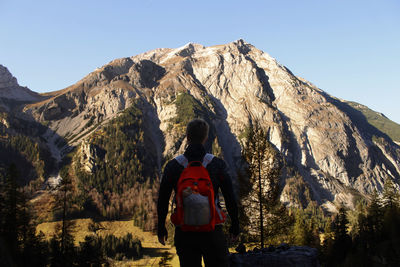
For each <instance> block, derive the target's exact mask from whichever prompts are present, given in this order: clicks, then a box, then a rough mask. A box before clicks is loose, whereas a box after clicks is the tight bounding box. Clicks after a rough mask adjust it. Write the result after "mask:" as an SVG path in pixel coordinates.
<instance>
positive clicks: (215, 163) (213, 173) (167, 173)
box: [157, 144, 239, 235]
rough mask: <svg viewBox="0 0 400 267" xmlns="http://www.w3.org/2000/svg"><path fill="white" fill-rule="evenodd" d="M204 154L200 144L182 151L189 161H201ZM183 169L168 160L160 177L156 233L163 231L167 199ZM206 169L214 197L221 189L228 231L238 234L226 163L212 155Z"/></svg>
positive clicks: (174, 161) (235, 207) (235, 211)
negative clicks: (226, 212) (228, 222)
mask: <svg viewBox="0 0 400 267" xmlns="http://www.w3.org/2000/svg"><path fill="white" fill-rule="evenodd" d="M205 154H206V151H205V149H204V147H203V145H201V144H192V145H189V146H188V147H187V149H186V151H185V153H184V155H185V157H186V158H187V159H188V161H189V162H191V161H203V158H204V156H205ZM183 169H184V167H183V166H182V165H180V164H179V163H178V162H177V161H176V160H175V159H173V160H171V161H169V162H168V163H167V165H166V166H165V169H164V173H163V176H162V178H161V185H160V191H159V195H158V202H157V213H158V233H160V231H161V232H163V231H164V229H165V219H166V217H167V214H168V205H169V199H170V197H171V193H172V190H175V192H176V186H177V183H178V179H179V176H180V175H181V172H182V171H183ZM207 171H208V173H209V174H210V178H211V181H212V184H213V187H214V192H215V197H218V190H219V189H221V192H222V195H223V197H224V200H225V204H226V208H227V210H228V214H229V217H230V218H231V221H232V226H231V228H230V232H231V233H232V234H234V235H237V234H239V219H238V209H237V204H236V198H235V195H234V192H233V188H232V181H231V178H230V176H229V174H228V172H227V167H226V163H225V161H223V160H222V159H220V158H217V157H214V158H213V159H212V161H211V162H210V163H209V164H208V165H207Z"/></svg>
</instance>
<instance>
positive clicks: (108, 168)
mask: <svg viewBox="0 0 400 267" xmlns="http://www.w3.org/2000/svg"><path fill="white" fill-rule="evenodd" d="M21 95H22V93H21ZM3 101H7V100H5V98H4V97H3ZM18 117H21V118H22V117H23V118H30V120H31V121H32V122H34V123H37V124H39V125H42V126H45V127H46V131H44V132H43V131H41V132H40V134H41V136H40V138H41V140H42V141H43V140H45V143H46V147H47V148H48V151H50V153H51V154H52V156H53V158H54V159H56V161H57V162H59V163H60V164H65V163H62V162H63V159H64V162H65V159H66V158H70V162H69V163H68V164H72V165H71V166H74V170H75V171H74V172H75V175H76V176H77V177H78V178H79V179H78V180H79V181H80V183H81V184H82V185H85V184H86V185H89V184H90V185H91V187H92V188H95V189H96V192H93V191H91V188H90V186H87V187H86V189H85V190H86V191H85V192H86V193H87V194H86V195H90V196H91V197H92V200H93V201H94V202H95V203H100V202H101V201H102V200H99V198H102V197H104V198H107V199H108V200H107V201H109V203H110V204H109V207H108V208H107V207H106V206H103V207H100V206H97V207H98V209H103V211H104V212H103V213H107V214H109V213H108V212H109V211H110V209H111V207H114V208H116V207H117V206H118V205H117V204H115V203H116V202H115V203H114V204H115V205H114V204H112V203H111V202H112V201H111V200H112V199H113V198H112V195H113V194H115V195H118V196H120V197H122V196H123V195H124V194H125V193H126V192H127V191H129V186H131V187H132V186H133V184H134V183H133V184H132V182H131V181H130V177H135V178H134V181H140V183H145V182H146V180H153V181H154V180H156V178H157V177H159V175H160V173H161V170H162V166H163V164H165V162H166V161H167V160H168V159H171V158H173V157H174V156H176V155H177V154H179V153H182V151H184V148H185V146H186V141H185V139H184V131H185V125H186V123H187V122H188V121H189V120H191V119H192V118H194V117H202V118H204V119H205V120H207V121H208V122H209V123H210V125H211V129H210V135H209V139H208V142H207V144H206V147H207V149H208V150H210V151H212V152H213V153H215V154H217V155H220V156H222V157H223V158H224V159H225V160H226V162H227V163H228V165H229V167H230V169H231V174H232V176H233V177H236V171H237V170H238V169H239V168H241V142H242V141H243V138H244V136H245V133H246V131H247V129H248V127H250V125H251V124H252V123H254V122H255V121H259V122H260V124H261V125H262V126H263V127H264V128H266V129H268V132H269V136H270V142H271V143H272V144H273V145H274V147H275V148H276V149H277V150H278V151H279V152H280V153H281V155H282V156H283V158H284V160H285V168H284V170H283V173H282V178H283V179H282V181H283V184H282V185H283V186H284V188H283V191H282V195H281V199H282V200H283V201H284V202H286V203H287V204H293V205H305V203H306V202H307V201H311V200H315V201H317V202H318V203H319V204H320V205H323V206H324V207H325V208H326V209H327V210H330V211H334V210H335V205H337V204H340V203H345V204H346V205H348V206H352V205H353V204H354V202H355V201H356V200H357V199H359V198H360V197H368V195H369V194H371V193H372V192H373V191H374V190H378V191H381V190H382V188H383V183H384V181H385V179H387V178H390V179H393V180H395V181H396V182H397V183H398V182H399V178H400V147H399V146H398V145H397V144H395V143H394V142H393V140H392V139H391V138H390V137H391V136H393V135H392V134H389V133H385V132H384V128H380V127H378V126H377V125H376V124H373V122H372V121H371V120H370V119H369V118H368V117H366V115H365V113H363V112H362V111H360V110H359V108H358V106H357V105H356V106H355V105H354V104H352V103H350V102H347V101H344V100H340V99H338V98H335V97H333V96H331V95H329V94H327V93H326V92H324V91H323V90H321V89H319V88H318V87H316V86H315V85H313V84H311V83H310V82H308V81H306V80H304V79H302V78H300V77H297V76H295V75H294V74H293V73H292V72H291V71H290V70H289V69H287V68H286V67H285V66H282V65H281V64H279V63H278V62H277V61H276V60H275V59H274V58H272V57H271V56H270V55H268V54H267V53H265V52H263V51H261V50H259V49H257V48H256V47H254V46H252V45H251V44H249V43H246V42H245V41H243V40H238V41H235V42H232V43H229V44H226V45H217V46H211V47H204V46H202V45H199V44H193V43H189V44H187V45H185V46H183V47H180V48H176V49H169V48H162V49H156V50H152V51H149V52H146V53H143V54H140V55H137V56H133V57H128V58H121V59H116V60H113V61H111V62H110V63H108V64H106V65H104V66H102V67H101V68H98V69H96V70H95V71H93V72H92V73H90V74H88V75H87V76H86V77H84V78H83V79H82V80H80V81H78V82H77V83H76V84H74V85H71V86H69V87H67V88H65V89H63V90H60V91H56V92H51V93H47V94H42V95H40V99H39V100H37V101H34V102H32V103H28V104H23V105H22V106H21V112H20V114H19V115H18ZM3 124H4V123H3ZM71 151H72V152H71ZM68 153H69V154H68ZM111 173H113V175H110V174H111ZM93 177H94V178H93ZM96 181H97V182H96ZM99 181H102V182H99ZM128 185H129V186H128ZM124 186H125V187H124ZM83 187H84V186H83ZM150 187H151V185H150V184H149V185H147V188H150ZM107 190H108V191H107ZM137 190H139V189H137ZM104 191H107V192H109V193H106V195H107V194H109V195H107V196H101V195H102V192H104ZM137 192H139V191H137ZM154 192H155V191H154ZM131 193H132V194H134V193H133V192H131ZM143 194H145V193H143ZM148 197H149V198H151V196H148ZM94 199H97V200H94ZM128 199H129V198H128V197H127V196H126V200H128ZM99 205H100V204H99ZM118 207H119V206H118ZM118 209H123V208H118Z"/></svg>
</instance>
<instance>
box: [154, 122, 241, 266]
mask: <svg viewBox="0 0 400 267" xmlns="http://www.w3.org/2000/svg"><path fill="white" fill-rule="evenodd" d="M208 131H209V126H208V124H207V122H205V121H204V120H202V119H194V120H192V121H191V122H189V124H188V125H187V129H186V138H187V141H188V147H187V148H186V151H185V153H184V156H185V158H186V159H187V161H188V162H192V161H200V162H202V161H203V158H204V156H205V155H206V151H205V149H204V144H205V142H206V140H207V137H208ZM183 169H184V167H183V166H182V165H181V164H180V163H179V162H178V161H177V159H173V160H171V161H169V162H168V163H167V165H166V166H165V169H164V173H163V176H162V180H161V186H160V192H159V196H158V203H157V212H158V240H159V242H160V243H161V244H163V245H165V241H166V240H167V237H168V233H167V229H166V228H165V219H166V216H167V213H168V205H169V199H170V197H171V193H172V190H173V189H174V190H175V192H177V183H178V179H179V177H180V175H181V173H182V171H183ZM206 169H207V171H208V173H209V175H210V178H211V181H212V185H213V188H214V192H215V198H218V190H219V189H221V192H222V194H223V196H224V199H225V204H226V207H227V210H228V213H229V216H230V218H231V221H232V225H231V227H230V231H229V232H230V233H231V237H232V238H233V239H236V238H237V236H238V234H239V220H238V209H237V204H236V199H235V196H234V192H233V188H232V181H231V178H230V176H229V175H228V173H227V168H226V163H225V162H224V161H223V160H222V159H220V158H217V157H213V158H212V160H211V162H210V163H209V164H208V165H207V167H206ZM174 241H175V247H176V251H177V254H178V256H179V261H180V265H181V266H183V267H186V266H189V267H196V266H201V258H202V257H203V258H204V262H205V264H206V266H207V267H208V266H218V267H220V266H228V254H229V252H228V247H227V243H226V239H225V236H224V233H223V231H222V225H216V226H215V229H214V230H213V231H210V232H189V231H182V230H181V229H180V227H175V240H174Z"/></svg>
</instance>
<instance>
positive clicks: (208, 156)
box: [203, 153, 214, 168]
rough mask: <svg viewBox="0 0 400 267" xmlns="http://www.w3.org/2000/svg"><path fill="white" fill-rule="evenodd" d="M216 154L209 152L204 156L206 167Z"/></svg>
mask: <svg viewBox="0 0 400 267" xmlns="http://www.w3.org/2000/svg"><path fill="white" fill-rule="evenodd" d="M213 158H214V155H213V154H210V153H207V154H206V155H205V156H204V158H203V166H204V168H207V165H208V164H209V163H210V162H211V161H212V160H213Z"/></svg>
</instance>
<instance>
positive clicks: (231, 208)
mask: <svg viewBox="0 0 400 267" xmlns="http://www.w3.org/2000/svg"><path fill="white" fill-rule="evenodd" d="M221 162H222V163H221V169H220V173H219V176H220V177H219V178H220V186H221V191H222V195H223V196H224V200H225V204H226V208H227V210H228V214H229V217H230V218H231V222H232V225H231V228H230V232H231V233H232V234H234V235H238V234H239V232H240V229H239V218H238V207H237V202H236V197H235V193H234V191H233V186H232V180H231V177H230V175H229V174H228V171H227V167H226V163H225V162H224V161H223V160H221Z"/></svg>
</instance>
